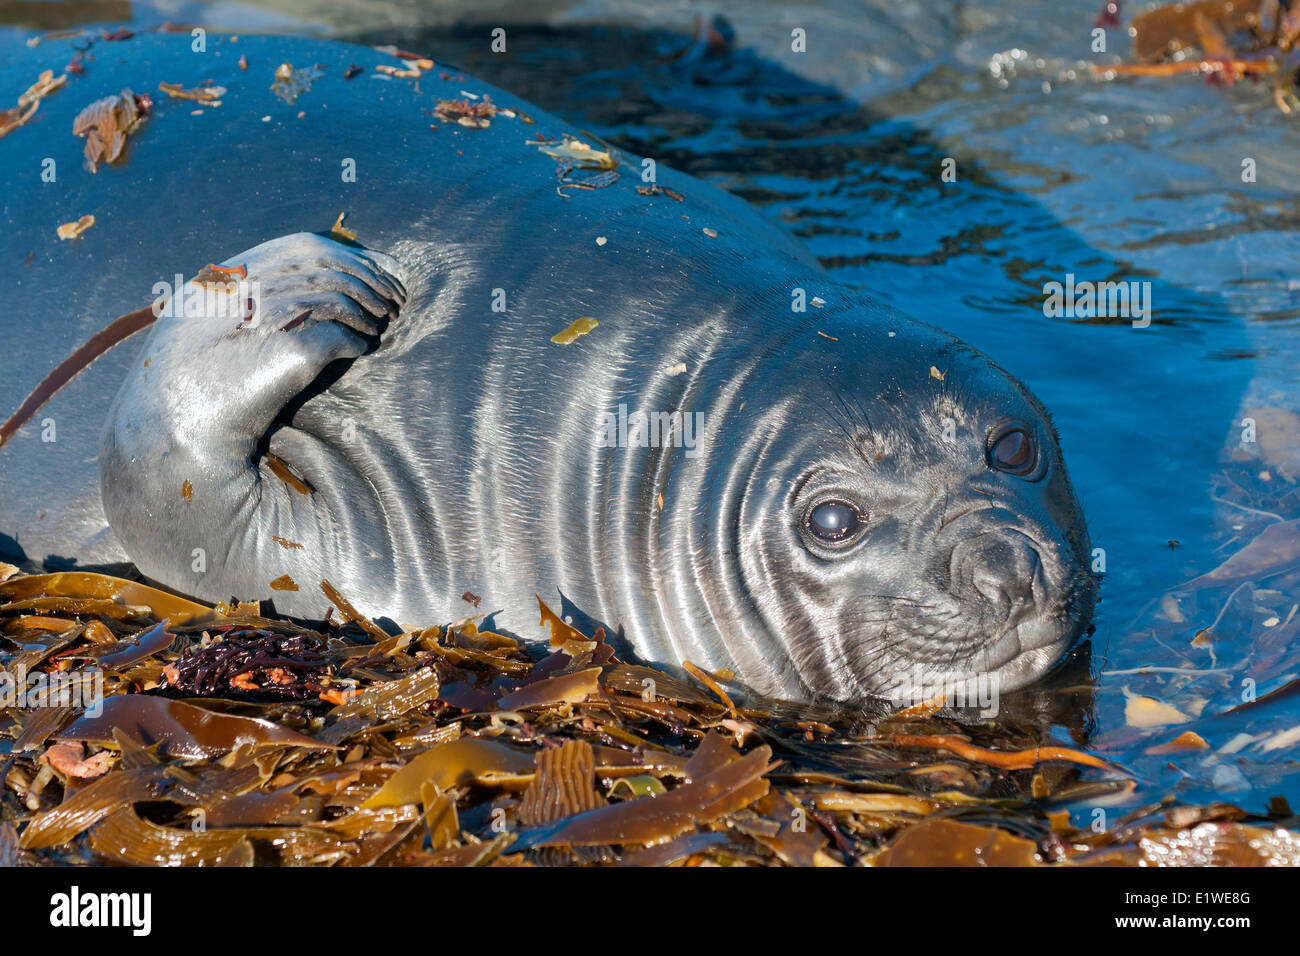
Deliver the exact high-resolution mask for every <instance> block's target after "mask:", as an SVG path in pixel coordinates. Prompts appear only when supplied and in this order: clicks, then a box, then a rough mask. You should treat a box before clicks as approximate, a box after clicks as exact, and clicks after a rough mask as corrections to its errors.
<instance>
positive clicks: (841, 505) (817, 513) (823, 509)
mask: <svg viewBox="0 0 1300 956" xmlns="http://www.w3.org/2000/svg"><path fill="white" fill-rule="evenodd" d="M807 524H808V530H809V531H811V532H812V533H813V534H814V535H816V536H817V537H818V538H821V539H822V540H823V541H843V540H844V539H845V538H847V537H849V536H850V535H852V534H853V533H854V532H855V531H857V530H858V528H859V527H861V526H862V515H860V514H859V513H858V509H857V508H855V507H853V505H851V504H849V503H848V502H845V501H823V502H822V503H821V504H819V505H817V507H815V508H813V509H812V511H810V512H808V522H807Z"/></svg>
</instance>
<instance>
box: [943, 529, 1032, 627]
mask: <svg viewBox="0 0 1300 956" xmlns="http://www.w3.org/2000/svg"><path fill="white" fill-rule="evenodd" d="M962 561H963V563H965V564H966V565H967V568H966V575H965V577H967V579H968V580H969V581H970V583H971V584H972V585H973V586H974V588H975V590H977V591H978V592H979V593H980V594H982V595H983V596H984V598H985V599H986V600H987V601H988V602H989V603H990V604H992V605H993V606H994V607H996V608H998V609H999V610H1003V611H1006V612H1010V611H1011V610H1013V609H1014V608H1015V607H1017V606H1018V605H1021V604H1032V603H1033V601H1034V579H1035V578H1037V577H1038V575H1039V569H1040V561H1039V557H1038V551H1037V550H1036V549H1035V548H1034V546H1033V544H1032V543H1031V542H1030V541H1029V539H1028V538H1026V537H1024V536H1023V535H1021V534H1012V535H1002V534H988V535H981V536H980V537H979V538H977V539H976V540H975V541H974V542H972V546H971V547H968V548H966V549H965V552H964V554H963V555H962Z"/></svg>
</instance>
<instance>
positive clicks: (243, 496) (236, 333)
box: [99, 233, 406, 605]
mask: <svg viewBox="0 0 1300 956" xmlns="http://www.w3.org/2000/svg"><path fill="white" fill-rule="evenodd" d="M398 272H399V267H398V264H397V262H396V260H394V259H392V258H391V257H389V256H386V255H384V254H383V253H379V252H374V251H371V250H363V249H358V248H354V247H351V246H345V245H342V244H341V243H338V242H335V241H333V240H330V239H325V238H322V237H320V236H316V235H312V234H310V233H297V234H294V235H289V236H283V237H281V238H279V239H273V240H271V241H270V242H265V243H263V244H261V245H259V246H255V247H254V248H252V249H250V250H248V251H247V252H245V253H243V254H241V255H238V256H235V257H233V258H231V259H229V260H227V262H226V263H225V264H224V267H220V268H217V269H211V268H209V269H205V270H204V271H203V272H202V273H200V275H199V276H198V277H196V279H195V280H191V281H190V282H188V283H186V285H185V287H184V289H183V290H178V292H177V294H176V295H175V296H173V299H172V302H171V309H170V314H169V313H167V312H165V313H164V314H163V315H162V316H161V317H160V318H159V320H158V322H157V324H156V325H155V326H154V329H153V331H152V333H151V334H150V337H149V340H148V342H147V343H146V344H145V347H144V348H143V349H142V350H141V353H140V356H139V358H138V359H137V361H136V364H135V365H134V367H133V368H132V369H131V371H130V372H129V373H128V375H127V378H126V380H125V381H124V382H123V385H122V388H121V390H120V391H119V392H118V395H117V398H116V399H115V401H114V402H113V405H112V407H111V408H110V410H109V413H108V420H107V422H106V423H105V427H104V433H103V436H102V440H101V445H100V458H99V460H100V482H101V493H102V495H103V501H104V511H105V514H106V515H107V517H108V521H109V524H110V525H111V526H112V528H113V530H114V532H115V533H116V534H117V536H118V538H119V539H120V541H121V542H122V544H123V546H124V547H125V549H126V551H127V554H128V555H129V556H130V557H131V559H132V560H133V561H134V562H135V563H136V565H137V566H138V567H139V568H140V570H141V571H142V572H143V573H144V574H146V575H148V576H149V577H151V578H153V579H155V580H157V581H160V582H161V583H163V584H166V585H168V586H170V587H173V588H176V589H178V590H181V591H184V592H186V593H189V594H193V595H195V596H198V597H202V598H207V599H210V600H225V599H228V598H230V597H232V596H234V597H238V598H243V599H252V598H260V597H265V596H267V595H268V593H269V592H268V590H267V589H268V587H269V584H270V581H271V580H273V579H275V578H278V577H279V576H280V574H281V573H283V571H282V567H283V562H282V561H281V555H282V549H283V548H285V547H288V545H286V544H285V542H290V543H291V544H292V545H293V546H298V545H301V546H302V547H301V548H300V549H298V550H304V551H305V550H306V549H307V548H309V547H310V548H312V549H313V550H314V553H315V554H318V555H319V554H321V553H322V552H323V551H324V549H327V548H329V547H331V546H332V545H333V544H334V542H333V540H332V538H333V532H332V526H333V522H332V520H331V518H330V516H329V515H328V514H323V513H321V509H320V506H319V503H318V502H317V501H316V500H315V496H313V495H310V494H303V493H301V492H300V491H295V490H293V489H292V488H290V487H289V486H287V485H286V484H285V483H284V482H281V481H279V480H271V481H264V480H263V478H262V470H261V467H262V464H263V463H262V462H261V461H260V456H261V452H260V449H261V448H262V447H263V445H264V439H265V437H266V435H267V433H268V431H269V430H270V429H271V428H272V426H273V424H274V423H275V420H276V418H277V416H278V415H279V414H280V412H281V411H282V410H283V409H284V408H285V406H286V405H288V404H289V403H290V402H291V401H293V399H295V398H296V397H297V396H298V395H299V394H300V393H301V392H302V391H303V390H304V389H306V388H307V387H308V386H310V385H311V384H312V382H314V381H315V380H316V378H317V377H318V376H319V375H320V374H321V372H322V371H324V370H325V368H326V367H327V366H329V365H331V364H332V363H334V362H337V361H340V360H348V359H353V358H356V357H357V356H359V355H362V354H364V353H365V352H366V351H368V350H369V349H370V347H371V346H372V345H373V344H374V343H375V342H377V341H378V337H379V335H380V333H381V332H382V331H383V329H384V328H385V326H386V324H387V322H388V321H389V320H391V319H392V318H394V317H395V316H396V315H397V313H398V310H399V309H400V308H401V307H402V305H403V304H404V303H405V297H406V292H405V289H404V288H403V287H402V284H401V282H400V281H399V280H398V278H397V273H398ZM241 273H242V274H241ZM299 566H301V562H299ZM304 583H305V584H306V585H307V586H309V587H312V588H313V589H314V585H315V584H316V583H317V582H315V581H310V582H304ZM285 603H287V604H290V605H291V604H293V603H294V602H293V601H288V602H285Z"/></svg>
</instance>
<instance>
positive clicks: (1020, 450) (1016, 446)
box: [989, 428, 1035, 475]
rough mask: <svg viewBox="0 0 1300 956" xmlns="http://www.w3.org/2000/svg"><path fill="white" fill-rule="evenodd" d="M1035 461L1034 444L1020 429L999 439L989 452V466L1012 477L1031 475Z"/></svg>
mask: <svg viewBox="0 0 1300 956" xmlns="http://www.w3.org/2000/svg"><path fill="white" fill-rule="evenodd" d="M1034 459H1035V456H1034V443H1033V442H1032V441H1031V440H1030V438H1029V436H1028V435H1026V434H1025V433H1024V432H1022V431H1021V430H1020V429H1018V428H1017V429H1015V430H1013V431H1009V432H1007V433H1006V434H1005V435H1003V436H1002V437H1001V438H999V439H998V440H997V441H996V442H995V443H994V444H993V447H992V449H990V450H989V464H991V465H992V466H993V467H994V468H996V469H997V470H998V471H1005V472H1007V473H1008V474H1011V475H1027V474H1029V472H1031V471H1033V469H1034Z"/></svg>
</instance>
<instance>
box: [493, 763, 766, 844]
mask: <svg viewBox="0 0 1300 956" xmlns="http://www.w3.org/2000/svg"><path fill="white" fill-rule="evenodd" d="M771 757H772V748H770V747H767V746H762V747H756V748H755V749H754V750H753V751H751V752H750V753H748V754H746V755H745V756H743V757H740V758H739V759H737V760H735V761H734V762H731V763H729V764H727V765H726V766H723V767H721V768H719V769H717V770H714V771H713V772H712V773H708V774H706V775H704V776H702V777H701V778H700V779H698V780H695V781H693V782H691V783H688V784H684V785H682V786H680V787H677V788H676V789H675V790H671V791H669V792H668V793H666V794H664V795H663V796H662V797H647V798H642V799H640V800H631V801H627V802H624V803H615V804H610V805H609V806H607V807H600V808H598V809H595V810H589V811H587V812H586V813H580V814H578V815H577V816H574V817H570V818H569V819H567V820H563V821H560V822H559V823H557V824H554V825H552V826H549V827H541V828H537V829H534V830H532V831H524V832H523V833H521V834H520V837H519V841H518V842H517V843H516V846H519V847H521V848H526V847H535V846H565V845H569V846H602V845H606V844H653V843H661V842H664V841H666V840H671V839H672V838H673V837H676V836H680V835H681V834H683V833H686V832H689V831H690V830H692V829H694V828H695V827H696V825H697V824H698V825H701V826H702V825H706V824H709V823H712V822H713V821H714V820H717V819H718V818H720V817H723V816H726V815H727V814H729V813H734V812H735V811H737V810H740V809H742V808H743V807H747V806H749V805H750V804H751V803H753V802H754V801H755V800H757V799H759V798H760V797H762V796H764V795H765V794H766V793H767V792H768V789H769V786H770V785H769V783H768V781H767V780H765V779H763V777H764V775H765V774H766V773H768V772H769V771H770V770H772V769H773V768H774V767H776V766H777V764H775V763H769V760H770V759H771Z"/></svg>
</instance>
